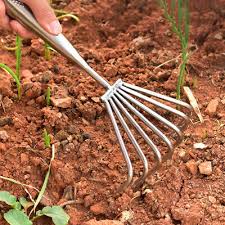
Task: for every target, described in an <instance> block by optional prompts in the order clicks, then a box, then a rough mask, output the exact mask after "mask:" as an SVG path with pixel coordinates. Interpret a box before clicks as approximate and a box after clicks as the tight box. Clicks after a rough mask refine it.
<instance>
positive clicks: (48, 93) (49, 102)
mask: <svg viewBox="0 0 225 225" xmlns="http://www.w3.org/2000/svg"><path fill="white" fill-rule="evenodd" d="M45 100H46V105H47V106H50V105H51V88H50V87H48V88H47V91H46V96H45Z"/></svg>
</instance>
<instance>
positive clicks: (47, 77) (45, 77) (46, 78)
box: [40, 71, 53, 84]
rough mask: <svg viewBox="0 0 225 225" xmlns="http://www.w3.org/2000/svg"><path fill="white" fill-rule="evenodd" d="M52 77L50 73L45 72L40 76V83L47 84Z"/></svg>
mask: <svg viewBox="0 0 225 225" xmlns="http://www.w3.org/2000/svg"><path fill="white" fill-rule="evenodd" d="M52 77H53V74H52V72H51V71H45V72H44V73H43V74H42V76H41V80H40V82H42V83H44V84H47V83H48V82H49V81H50V80H51V79H52Z"/></svg>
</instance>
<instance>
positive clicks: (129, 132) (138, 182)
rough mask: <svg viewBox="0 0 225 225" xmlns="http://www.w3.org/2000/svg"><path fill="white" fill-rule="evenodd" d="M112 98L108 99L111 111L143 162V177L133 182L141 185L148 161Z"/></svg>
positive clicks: (146, 171) (114, 99)
mask: <svg viewBox="0 0 225 225" xmlns="http://www.w3.org/2000/svg"><path fill="white" fill-rule="evenodd" d="M112 98H113V99H109V103H110V105H111V106H112V108H113V111H114V112H115V113H116V116H117V118H118V119H119V121H120V123H121V124H122V126H123V128H124V130H125V131H126V133H127V135H128V137H129V139H130V140H131V142H132V144H133V145H134V147H135V150H136V152H137V154H138V156H139V158H140V159H141V161H142V162H143V165H144V171H143V175H142V176H141V177H140V178H139V179H138V180H136V182H135V183H136V184H142V183H143V182H144V180H145V179H146V177H147V175H148V160H147V158H146V157H145V155H144V153H143V152H142V150H141V148H140V146H139V144H138V143H137V141H136V139H135V137H134V135H133V134H132V132H131V130H130V129H129V127H128V125H127V123H126V121H125V120H124V118H123V117H122V115H121V113H120V111H119V110H118V108H117V106H116V104H115V103H114V101H117V103H118V100H117V99H116V98H115V97H112Z"/></svg>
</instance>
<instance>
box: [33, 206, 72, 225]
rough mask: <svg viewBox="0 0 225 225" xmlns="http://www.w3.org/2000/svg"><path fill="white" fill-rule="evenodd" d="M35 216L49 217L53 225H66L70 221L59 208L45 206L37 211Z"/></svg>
mask: <svg viewBox="0 0 225 225" xmlns="http://www.w3.org/2000/svg"><path fill="white" fill-rule="evenodd" d="M37 215H38V216H43V215H45V216H48V217H51V218H52V221H53V223H54V224H55V225H67V224H68V222H69V219H70V217H69V215H68V214H67V213H66V212H65V211H64V210H63V208H62V207H60V206H52V207H50V206H47V207H45V208H43V209H42V210H40V211H38V212H37Z"/></svg>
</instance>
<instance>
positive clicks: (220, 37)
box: [214, 33, 223, 40]
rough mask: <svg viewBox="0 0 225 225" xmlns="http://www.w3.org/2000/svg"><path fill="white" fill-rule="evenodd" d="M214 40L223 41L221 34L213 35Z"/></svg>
mask: <svg viewBox="0 0 225 225" xmlns="http://www.w3.org/2000/svg"><path fill="white" fill-rule="evenodd" d="M214 38H215V39H216V40H223V34H222V33H217V34H215V36H214Z"/></svg>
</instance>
